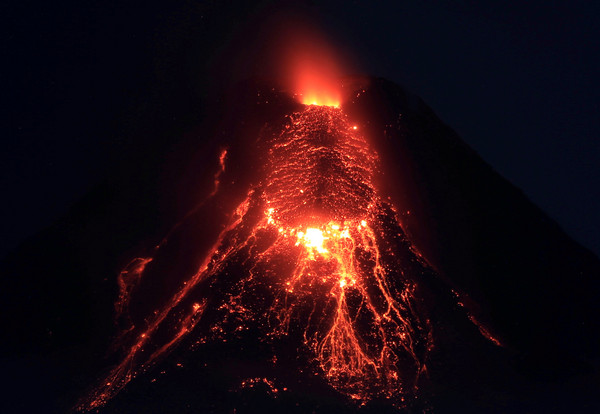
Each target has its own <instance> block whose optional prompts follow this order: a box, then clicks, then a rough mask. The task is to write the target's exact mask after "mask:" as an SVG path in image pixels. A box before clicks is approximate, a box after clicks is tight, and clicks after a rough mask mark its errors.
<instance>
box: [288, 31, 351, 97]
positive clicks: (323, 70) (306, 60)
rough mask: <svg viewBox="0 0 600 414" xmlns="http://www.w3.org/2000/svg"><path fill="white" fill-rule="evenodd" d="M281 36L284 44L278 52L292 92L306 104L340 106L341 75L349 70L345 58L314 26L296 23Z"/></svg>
mask: <svg viewBox="0 0 600 414" xmlns="http://www.w3.org/2000/svg"><path fill="white" fill-rule="evenodd" d="M284 32H285V30H284ZM281 35H282V36H283V38H284V44H285V46H284V48H283V50H281V51H278V52H277V53H278V57H279V59H280V60H281V62H282V63H280V64H282V65H283V67H282V68H281V71H282V73H284V74H285V77H286V78H287V80H286V83H287V87H288V88H289V89H290V91H291V92H292V94H293V95H295V96H296V98H297V99H298V100H299V101H300V102H301V103H303V104H305V105H323V106H332V107H336V108H337V107H339V106H340V105H341V103H342V100H343V99H342V98H343V96H342V88H341V83H340V78H341V76H342V75H343V73H344V70H345V71H347V70H348V64H347V63H346V62H345V61H344V60H345V59H343V58H342V57H340V54H339V52H337V51H336V48H334V47H333V46H331V45H330V44H329V43H328V41H327V39H326V37H325V36H324V35H323V34H321V33H319V32H318V31H317V30H315V29H312V28H309V27H303V28H299V27H297V26H296V27H295V28H294V32H293V33H282V34H281Z"/></svg>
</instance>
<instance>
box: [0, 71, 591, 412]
mask: <svg viewBox="0 0 600 414" xmlns="http://www.w3.org/2000/svg"><path fill="white" fill-rule="evenodd" d="M346 85H347V86H346V88H347V89H351V90H354V89H355V88H356V91H355V92H354V93H352V94H351V96H352V97H351V98H350V99H349V100H348V101H347V102H346V103H345V104H344V107H343V109H344V111H345V112H346V114H347V115H348V116H349V118H350V119H351V120H352V121H354V122H355V123H356V124H357V125H358V127H359V128H360V129H361V130H363V131H364V133H365V135H366V137H367V138H368V139H370V140H371V143H372V145H373V146H374V147H375V148H376V149H377V151H378V152H379V154H380V156H381V158H382V171H383V173H384V178H383V179H382V180H381V183H379V185H380V187H381V188H382V190H383V191H384V192H385V193H386V194H387V195H389V197H390V199H391V201H392V204H394V205H395V207H396V209H397V211H398V213H399V216H400V222H401V224H402V227H403V230H404V232H405V234H406V239H407V240H408V241H409V244H411V245H412V247H413V248H414V250H415V251H418V252H420V253H421V254H422V256H423V257H424V258H425V260H426V261H427V263H429V265H430V266H431V268H430V269H428V270H423V275H424V276H423V277H424V281H423V284H424V285H426V291H427V294H426V295H425V299H424V305H423V306H424V307H425V308H427V312H428V314H429V318H430V320H431V323H432V336H433V342H434V347H433V350H432V352H431V356H430V360H429V362H428V371H427V375H426V376H425V379H424V384H423V385H422V387H421V388H420V389H421V390H422V391H421V394H420V395H419V398H418V399H417V400H416V401H413V402H411V403H410V404H409V405H408V409H409V410H413V411H423V410H430V409H431V410H433V411H434V412H494V411H495V412H532V411H533V412H535V411H546V412H564V411H567V410H568V411H576V412H582V411H583V412H585V411H590V412H593V411H594V407H596V408H597V405H598V403H597V399H596V396H595V391H596V390H597V387H598V371H597V368H598V366H597V361H598V349H600V348H599V347H598V345H599V344H598V340H599V335H598V334H597V332H596V331H595V328H596V327H597V326H598V321H599V318H598V306H597V305H596V303H595V298H597V297H598V293H599V291H598V280H599V278H600V262H599V261H598V259H597V258H596V257H594V256H593V255H592V254H591V253H590V252H589V251H587V250H586V249H585V248H583V247H581V246H580V245H578V244H577V243H576V242H574V241H573V240H571V239H570V238H569V237H568V236H567V235H566V234H564V232H562V230H561V229H560V228H559V227H558V226H557V225H556V223H554V222H553V221H552V220H550V219H549V218H548V217H547V216H546V215H545V214H544V213H543V212H541V211H540V210H539V209H538V208H537V207H535V206H534V205H532V204H531V203H530V202H529V201H528V200H527V198H526V197H525V196H524V195H523V194H522V193H521V192H520V191H519V190H518V189H516V188H515V187H514V186H512V185H511V184H510V183H508V182H507V181H506V180H504V179H502V178H501V177H500V176H499V175H498V174H497V173H495V172H494V171H493V170H492V169H491V168H490V167H489V166H488V165H487V164H485V163H484V162H483V161H482V160H481V159H480V158H479V157H478V156H477V155H476V154H475V153H474V152H473V151H472V150H471V149H469V148H468V147H466V146H465V145H464V143H462V141H461V140H460V138H459V137H457V136H456V134H455V133H454V132H453V131H452V130H451V129H449V128H448V127H447V126H445V125H444V124H443V123H442V122H441V121H440V120H439V119H438V118H437V117H436V116H435V115H434V114H433V112H432V111H431V110H430V109H429V108H427V107H426V106H425V105H424V104H423V103H422V102H421V101H420V100H419V99H418V98H415V97H413V96H411V95H409V94H408V93H407V92H405V91H404V90H402V89H401V88H400V87H398V86H396V85H394V84H391V83H389V82H386V81H384V80H381V79H371V80H365V79H361V80H352V81H348V82H347V84H346ZM352 85H360V87H358V86H356V87H355V86H352ZM271 88H272V87H271V85H269V86H264V85H261V84H260V83H254V82H249V83H247V84H245V85H243V86H242V87H240V89H239V90H238V91H236V92H235V94H234V99H232V100H230V101H228V102H227V103H226V104H225V105H223V107H215V110H214V113H209V114H207V115H206V119H205V122H204V123H203V124H202V125H198V126H197V127H196V128H195V129H194V131H193V132H191V133H190V132H188V134H187V135H184V132H183V128H181V126H180V127H179V129H178V128H177V126H175V125H169V124H168V123H166V124H165V125H162V128H159V129H158V130H154V131H151V130H144V133H145V134H146V137H145V138H146V139H147V140H149V141H151V140H154V143H153V145H152V146H151V148H147V149H146V150H145V151H144V153H143V156H139V157H137V158H134V159H133V160H131V161H132V162H130V163H126V164H124V165H123V166H121V167H120V169H119V170H118V172H116V173H115V175H114V176H113V177H111V178H109V179H107V180H106V182H105V184H104V185H102V186H101V187H99V188H97V189H95V190H94V191H92V192H90V194H89V196H88V197H87V198H86V199H84V200H82V201H81V202H80V203H78V204H77V205H76V206H74V208H73V209H72V211H71V213H70V214H69V215H67V216H66V217H65V218H63V219H62V220H61V221H59V222H57V223H56V224H55V225H54V226H53V227H52V228H50V229H48V230H46V231H44V232H42V233H40V234H39V235H38V236H36V237H34V238H33V239H31V240H30V241H29V242H27V243H25V244H24V245H23V246H21V247H20V248H19V249H18V250H16V251H15V252H14V253H13V254H12V255H11V256H9V257H8V258H7V259H6V260H5V261H4V262H3V263H2V269H1V270H2V283H3V289H2V303H3V305H2V306H3V309H2V323H3V326H4V327H5V329H4V330H3V331H4V332H3V340H2V350H3V355H5V357H3V358H2V364H3V367H4V372H5V375H6V377H7V378H9V379H10V381H9V382H10V383H9V386H8V388H7V389H6V391H8V392H7V394H9V397H8V398H6V399H5V400H4V401H3V404H5V405H6V408H5V410H4V411H6V412H11V411H12V412H25V411H31V410H37V411H40V412H41V411H44V412H51V411H56V412H63V411H65V410H67V409H69V408H70V407H72V406H73V405H74V404H75V403H76V401H77V399H78V398H79V397H80V396H81V395H83V394H84V393H85V391H86V389H88V387H90V386H91V385H92V384H94V382H95V381H96V380H97V378H99V377H100V376H101V374H102V373H103V372H104V373H105V372H106V370H107V369H108V367H109V366H110V365H111V364H114V363H116V362H117V360H118V359H117V358H116V357H115V355H114V354H110V353H108V355H109V356H108V357H107V349H109V347H110V341H111V338H112V336H113V335H114V334H115V333H116V332H117V328H116V327H115V326H114V322H113V321H114V308H113V303H114V301H115V300H116V298H117V292H118V290H117V285H116V276H117V274H118V272H119V270H120V269H121V268H122V267H123V266H124V265H125V264H126V263H127V262H128V261H129V259H131V258H132V257H135V256H137V255H145V254H148V253H149V252H151V251H152V249H153V247H154V245H156V244H158V243H159V242H160V241H161V239H162V237H163V236H164V235H165V234H167V233H168V231H169V229H170V228H171V227H172V226H173V224H175V223H177V222H181V223H183V226H179V227H177V230H176V231H175V232H174V233H172V237H171V239H170V240H172V241H171V242H170V243H169V244H168V246H167V248H166V249H165V250H164V251H163V253H162V254H163V257H162V259H161V260H162V263H163V266H164V270H165V272H162V273H161V272H159V271H158V270H156V271H155V272H154V273H153V274H154V275H155V278H156V279H155V280H153V283H150V284H147V285H146V286H152V287H153V288H149V287H147V288H146V291H144V292H142V293H143V294H139V295H138V297H139V298H140V299H139V300H138V301H137V303H136V305H137V308H136V309H137V312H138V315H137V317H138V318H140V319H143V317H144V314H146V313H148V312H152V311H153V309H154V307H155V306H157V304H159V303H161V301H162V300H164V297H166V296H168V295H170V293H169V289H171V290H172V289H174V287H173V284H172V283H173V279H170V278H165V277H164V274H166V273H168V274H169V275H179V277H181V278H183V277H184V275H185V274H187V273H189V272H190V271H191V269H192V268H193V263H194V260H195V258H196V257H197V256H198V252H199V251H203V250H206V249H208V248H209V246H210V244H211V243H212V241H213V240H214V237H215V235H216V234H217V233H218V231H219V229H220V226H221V225H222V223H224V222H225V221H226V220H227V214H228V211H231V206H234V205H236V204H237V203H238V202H239V199H240V198H243V197H244V196H245V195H246V194H245V190H246V189H247V188H248V186H249V182H250V181H251V179H252V173H251V172H252V171H253V170H254V169H256V167H257V166H256V165H253V160H254V159H256V157H255V154H254V151H255V150H256V149H255V148H254V145H253V144H254V142H255V138H256V137H258V136H259V135H260V132H261V129H262V128H263V126H264V125H265V123H267V122H275V121H277V120H278V119H280V118H281V117H282V116H283V115H284V114H287V113H290V112H291V111H293V110H294V109H297V108H298V105H297V104H296V103H294V102H293V101H292V100H291V99H290V98H289V97H288V96H287V95H285V94H284V93H279V92H276V91H273V90H272V89H271ZM259 93H260V95H259ZM257 96H260V98H257ZM224 108H226V110H225V109H224ZM214 119H217V120H218V121H213V120H214ZM174 136H175V137H177V136H179V137H184V138H180V139H178V140H177V142H176V144H172V143H169V141H170V140H172V139H173V137H174ZM224 146H227V147H228V148H229V149H230V150H229V151H230V152H229V154H228V157H229V158H228V160H229V163H228V169H227V170H226V173H225V174H224V175H223V176H222V177H221V185H223V186H225V187H226V188H227V189H228V192H227V194H230V195H227V194H225V195H222V196H220V197H217V198H215V199H214V201H211V202H209V203H206V204H204V205H203V207H202V208H200V209H197V210H194V206H197V205H198V204H199V203H200V202H201V201H202V199H203V197H204V196H205V195H206V194H208V193H210V192H211V191H212V185H213V175H214V174H215V173H216V172H217V171H218V170H219V164H218V154H219V149H220V148H222V147H224ZM165 154H166V155H165ZM190 211H191V212H192V213H191V214H190V215H187V216H186V214H187V213H188V212H190ZM184 217H186V218H185V219H183V218H184ZM182 219H183V221H181V220H182ZM407 249H408V248H407ZM408 251H409V250H407V252H408ZM406 254H407V255H408V254H409V253H406ZM410 254H412V253H410ZM407 257H408V256H407ZM160 275H163V276H162V277H161V276H160ZM133 317H136V316H135V315H134V316H133ZM469 318H470V319H469ZM252 334H253V331H249V332H247V333H245V334H243V335H245V337H243V338H242V339H241V340H240V341H237V342H236V341H233V342H228V343H207V344H204V345H203V347H200V348H198V347H195V349H193V350H190V346H191V344H192V342H193V340H192V339H190V340H189V341H188V342H187V343H186V342H185V341H184V342H182V343H181V344H179V346H178V347H177V348H175V349H174V350H173V352H172V353H171V354H169V355H168V356H167V357H166V358H164V359H163V360H162V361H160V362H159V363H158V364H157V365H156V366H155V367H154V368H153V369H152V370H151V371H149V372H148V374H147V375H142V376H140V377H139V378H138V379H137V380H134V381H132V382H131V384H130V385H129V386H128V387H127V388H126V389H125V390H123V391H122V392H121V393H120V394H118V395H117V397H116V398H115V399H114V400H112V401H111V402H110V403H109V405H108V406H106V407H105V409H104V410H105V411H106V412H231V411H232V410H233V409H234V408H235V409H237V412H264V411H268V410H271V411H275V412H278V411H284V410H285V411H290V412H313V411H316V412H333V411H346V412H353V411H357V410H358V411H362V412H385V411H387V412H393V411H394V408H393V407H391V406H389V405H387V404H386V403H385V401H383V402H377V401H376V402H374V403H372V404H370V405H367V406H366V407H362V408H359V407H358V406H356V405H354V404H353V403H351V402H348V401H347V400H346V399H345V397H343V396H341V395H339V394H337V393H336V392H335V391H333V390H332V389H331V388H330V387H329V386H328V385H327V384H326V383H325V382H324V381H322V380H320V379H319V378H317V377H315V376H314V375H313V374H312V373H310V372H301V373H298V372H296V371H295V365H296V362H297V361H295V359H294V358H295V356H294V355H295V351H296V348H295V347H294V346H295V345H294V344H293V343H290V344H287V345H286V344H285V343H283V344H280V345H279V346H281V347H283V350H282V352H283V353H284V354H286V353H287V354H288V355H289V360H287V361H283V362H282V363H281V364H280V365H279V368H278V370H279V371H277V372H276V373H275V374H274V375H276V376H277V377H278V378H279V380H281V381H283V383H284V384H286V383H287V384H290V383H291V384H294V386H293V387H292V389H291V390H290V391H289V392H283V391H282V390H281V389H280V387H279V386H278V387H276V388H278V391H277V392H275V391H273V388H272V386H271V385H270V384H268V383H267V382H264V381H262V380H260V381H257V382H256V384H252V386H250V387H245V388H240V380H242V379H244V378H254V377H255V378H263V377H265V376H266V375H267V374H273V373H272V372H267V371H266V370H267V368H266V367H267V366H269V361H265V360H264V359H265V358H266V357H267V355H270V353H269V351H270V350H267V349H264V348H263V345H261V343H258V342H256V341H254V342H253V341H252V340H251V339H252V338H251V336H252ZM243 335H242V336H243ZM494 341H497V342H499V343H501V344H502V345H497V344H495V343H494ZM178 364H179V365H178Z"/></svg>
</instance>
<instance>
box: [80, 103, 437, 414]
mask: <svg viewBox="0 0 600 414" xmlns="http://www.w3.org/2000/svg"><path fill="white" fill-rule="evenodd" d="M264 140H265V144H266V147H267V148H268V151H267V154H266V155H265V162H264V172H263V174H262V180H260V182H258V183H257V184H256V185H254V186H253V187H252V188H251V189H250V192H249V194H248V197H247V198H246V199H245V200H244V201H243V202H242V203H241V204H240V206H239V207H238V208H237V210H236V211H235V212H234V213H233V214H232V216H231V221H230V223H229V225H228V226H227V227H226V228H225V229H224V230H223V231H222V232H221V234H220V236H219V237H218V239H217V240H216V242H215V244H214V246H213V248H212V250H211V251H210V253H209V254H208V255H207V257H206V258H205V259H204V261H203V262H202V264H201V266H200V267H199V269H198V270H197V272H196V273H195V274H193V275H191V276H190V278H189V279H188V280H187V281H186V282H185V283H184V284H183V285H182V286H181V288H180V290H179V291H178V292H177V293H176V294H175V295H174V296H173V298H172V299H171V300H170V301H169V302H168V304H167V305H166V306H164V307H163V308H162V309H158V310H157V311H156V312H155V315H154V318H153V319H152V320H149V321H148V323H147V326H146V327H145V328H144V329H142V330H140V331H139V336H138V337H137V339H136V340H134V341H133V342H132V344H131V345H130V346H129V351H128V352H127V353H126V354H125V357H124V359H123V360H122V362H121V363H120V364H119V365H117V366H116V367H115V368H113V370H112V371H111V372H110V373H109V375H108V376H107V377H106V378H105V379H104V380H103V381H102V382H101V385H100V386H98V387H97V388H96V390H95V391H94V392H92V393H91V394H90V396H89V397H88V398H87V399H86V400H84V401H83V402H82V403H81V405H80V406H79V409H81V410H89V409H93V408H97V407H99V406H101V405H102V404H104V403H105V402H107V401H108V400H109V399H110V398H111V397H112V396H114V395H115V394H116V393H117V392H118V391H119V390H120V389H121V388H122V387H124V386H125V385H126V384H127V383H128V382H129V381H130V380H131V379H132V378H133V377H134V376H136V375H137V374H138V373H140V372H144V371H147V370H149V369H150V368H151V367H152V365H153V364H154V362H155V361H156V360H157V359H158V358H160V357H161V356H162V355H165V354H167V353H168V352H169V351H170V350H171V349H172V348H173V347H174V346H175V344H176V343H177V342H179V341H180V339H181V338H182V337H184V336H186V335H188V334H189V333H190V332H191V331H192V330H193V329H194V327H195V326H196V324H197V323H198V321H199V320H202V318H209V316H207V315H208V314H214V315H217V316H215V317H214V321H215V322H212V319H211V320H210V321H208V322H207V326H210V328H209V330H208V332H198V336H199V338H201V340H200V342H205V341H208V340H223V341H226V340H227V337H228V335H231V334H233V333H234V331H238V330H243V329H244V324H250V323H251V321H258V322H256V323H257V324H258V326H259V329H260V331H261V337H260V338H259V340H260V341H272V342H276V341H277V340H279V339H281V338H285V337H288V338H299V341H300V342H301V343H300V344H299V349H300V350H301V351H299V352H304V353H306V355H307V358H306V359H307V360H308V361H309V362H308V364H309V368H310V369H312V370H314V371H315V373H317V374H320V375H322V376H323V378H324V379H325V380H326V381H327V382H328V383H329V384H330V385H331V386H332V387H333V388H334V389H336V390H337V391H339V392H340V393H342V394H344V395H346V396H348V397H349V398H350V399H352V400H356V401H358V402H359V403H361V404H364V403H367V402H368V401H369V400H371V399H374V398H383V399H388V400H391V401H392V402H393V403H394V404H398V405H401V404H402V401H404V399H405V397H407V396H409V395H411V394H413V393H414V392H415V391H416V388H417V384H418V380H419V376H420V375H421V373H422V372H423V371H424V370H425V369H426V368H425V360H426V356H427V353H428V351H429V349H430V348H431V335H430V329H429V323H428V321H427V320H426V319H425V318H423V317H421V316H419V311H418V310H417V305H416V297H417V291H418V286H417V282H416V281H415V277H416V275H407V274H405V273H406V270H405V269H408V267H407V265H406V263H404V262H403V260H405V258H406V257H409V256H410V254H412V253H410V252H409V253H406V254H399V253H398V252H399V250H398V249H400V248H402V249H406V251H407V252H408V251H409V247H407V246H408V244H407V242H406V240H405V238H404V235H403V232H402V230H401V227H400V224H399V223H398V220H397V217H396V214H395V212H394V209H393V208H392V206H390V205H389V203H387V202H385V201H384V200H382V199H381V197H380V196H379V195H378V193H377V189H376V188H375V185H374V183H373V182H374V176H375V174H376V169H377V165H378V158H377V155H376V154H374V152H373V151H372V150H371V149H370V148H369V145H368V143H367V142H366V141H365V139H364V137H362V136H361V134H360V130H359V129H358V128H357V127H356V126H353V125H352V124H350V123H349V121H348V120H347V118H346V116H345V115H344V113H343V111H342V110H341V109H339V108H333V107H329V106H312V105H311V106H306V107H305V109H304V110H303V111H300V112H297V113H294V114H292V115H290V116H289V117H288V119H287V121H286V123H285V125H284V126H283V127H281V129H280V130H276V131H274V132H272V134H271V136H267V137H266V138H265V139H264ZM222 158H224V157H222ZM410 257H413V258H412V259H411V260H414V261H418V259H416V258H414V257H416V256H410ZM150 260H151V259H145V260H140V261H136V262H133V264H132V270H130V271H129V272H130V273H132V274H135V275H136V276H135V278H140V277H143V275H142V273H143V271H144V267H145V266H146V265H147V264H148V263H150ZM138 270H139V273H140V274H139V275H138V274H137V273H135V271H138ZM126 274H128V273H126ZM228 279H229V280H230V282H229V281H228ZM223 286H225V288H224V287H223ZM224 289H225V290H224ZM129 291H130V289H129V288H128V287H127V285H123V286H122V290H121V293H122V294H121V296H122V297H121V298H120V301H121V302H122V305H120V306H121V307H120V308H119V309H121V308H122V306H124V305H123V304H125V303H126V302H127V298H126V295H127V292H129ZM256 292H265V293H263V294H261V295H258V294H257V293H256ZM257 298H259V299H257ZM207 320H208V319H207ZM159 332H163V333H162V334H161V335H158V333H159ZM274 357H275V359H276V357H277V356H274ZM253 381H254V380H253ZM264 381H267V380H266V379H265V380H264ZM264 381H263V382H264ZM255 382H256V381H254V382H252V381H251V382H248V384H254V383H255ZM265 383H267V382H265ZM268 384H271V382H269V383H268ZM244 386H249V385H247V384H246V385H244ZM269 386H270V388H272V389H276V388H275V386H274V385H269ZM280 388H282V389H283V387H280Z"/></svg>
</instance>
